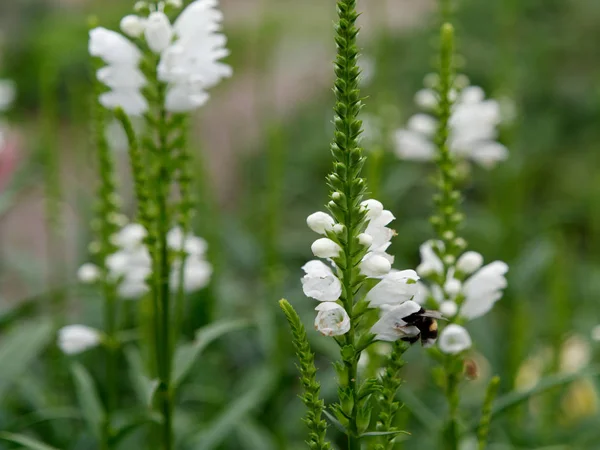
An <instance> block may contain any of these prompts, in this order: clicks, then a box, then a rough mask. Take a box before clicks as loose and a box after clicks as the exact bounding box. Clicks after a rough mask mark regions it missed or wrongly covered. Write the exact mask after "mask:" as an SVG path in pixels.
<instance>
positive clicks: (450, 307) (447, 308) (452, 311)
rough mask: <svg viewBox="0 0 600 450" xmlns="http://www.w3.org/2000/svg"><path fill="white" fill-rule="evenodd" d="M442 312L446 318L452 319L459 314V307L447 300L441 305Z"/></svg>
mask: <svg viewBox="0 0 600 450" xmlns="http://www.w3.org/2000/svg"><path fill="white" fill-rule="evenodd" d="M440 312H441V313H442V314H443V315H444V316H445V317H448V318H452V317H454V316H456V313H458V305H457V304H456V303H455V302H453V301H452V300H447V301H445V302H442V304H441V305H440Z"/></svg>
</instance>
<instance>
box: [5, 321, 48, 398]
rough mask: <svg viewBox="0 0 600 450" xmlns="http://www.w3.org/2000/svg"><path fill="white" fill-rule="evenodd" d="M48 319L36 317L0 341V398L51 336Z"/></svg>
mask: <svg viewBox="0 0 600 450" xmlns="http://www.w3.org/2000/svg"><path fill="white" fill-rule="evenodd" d="M53 331H54V330H53V325H52V321H51V320H49V319H38V320H36V321H35V322H28V323H23V324H21V325H19V326H18V327H15V328H14V329H13V330H12V331H11V332H10V333H9V334H8V335H7V336H6V337H4V338H3V339H2V341H0V398H2V397H3V396H4V392H5V391H6V389H8V388H10V386H11V385H12V384H13V382H14V381H15V380H17V378H18V377H19V376H20V375H21V374H22V373H23V372H25V371H26V370H27V368H28V367H29V365H30V364H31V363H33V362H34V361H35V360H36V359H37V357H38V355H39V354H40V353H41V351H42V350H43V349H44V348H45V347H46V346H47V345H48V343H49V342H50V340H51V339H52V338H53Z"/></svg>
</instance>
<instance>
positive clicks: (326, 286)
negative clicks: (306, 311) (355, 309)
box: [302, 260, 342, 302]
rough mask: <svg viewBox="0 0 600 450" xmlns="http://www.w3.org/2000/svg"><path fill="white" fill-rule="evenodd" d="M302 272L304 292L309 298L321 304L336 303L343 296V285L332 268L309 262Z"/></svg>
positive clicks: (315, 261)
mask: <svg viewBox="0 0 600 450" xmlns="http://www.w3.org/2000/svg"><path fill="white" fill-rule="evenodd" d="M302 270H304V272H305V273H306V275H304V277H302V290H303V291H304V295H306V296H307V297H311V298H314V299H315V300H319V301H320V302H334V301H336V300H337V299H339V298H340V295H342V283H341V281H340V280H339V279H338V278H337V277H336V276H335V274H334V273H333V271H332V270H331V268H330V267H329V266H328V265H327V264H325V263H323V262H321V261H318V260H313V261H309V262H307V263H306V264H305V265H304V266H303V267H302Z"/></svg>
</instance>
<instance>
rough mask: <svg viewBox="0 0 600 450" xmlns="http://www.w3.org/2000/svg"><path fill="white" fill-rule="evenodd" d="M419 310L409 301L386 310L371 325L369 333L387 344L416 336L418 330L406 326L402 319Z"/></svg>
mask: <svg viewBox="0 0 600 450" xmlns="http://www.w3.org/2000/svg"><path fill="white" fill-rule="evenodd" d="M421 310H422V308H421V306H420V305H419V304H417V303H415V302H413V301H411V300H409V301H407V302H404V303H402V304H400V305H394V306H392V307H391V308H389V309H387V310H386V311H385V312H384V313H383V315H382V316H381V318H380V319H379V320H378V321H377V322H376V323H375V325H373V327H372V328H371V333H373V334H374V335H375V339H376V340H378V341H388V342H393V341H397V340H398V339H402V338H412V337H415V336H418V335H419V334H420V331H419V329H418V328H417V327H415V326H413V325H410V324H408V323H407V322H405V320H404V319H405V318H407V317H408V316H410V315H412V314H415V313H417V312H419V311H421Z"/></svg>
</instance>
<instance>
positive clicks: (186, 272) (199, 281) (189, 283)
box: [171, 257, 212, 292]
mask: <svg viewBox="0 0 600 450" xmlns="http://www.w3.org/2000/svg"><path fill="white" fill-rule="evenodd" d="M180 272H181V264H180V263H179V264H173V268H172V270H171V290H172V291H173V292H177V290H178V289H179V278H180V276H181V273H180ZM211 275H212V266H211V265H210V264H209V263H208V262H206V261H204V260H202V259H200V258H197V257H189V258H187V259H186V260H185V265H184V268H183V290H184V291H185V292H193V291H198V290H200V289H202V288H204V287H206V286H207V285H208V283H209V282H210V277H211Z"/></svg>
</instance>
